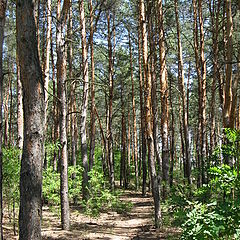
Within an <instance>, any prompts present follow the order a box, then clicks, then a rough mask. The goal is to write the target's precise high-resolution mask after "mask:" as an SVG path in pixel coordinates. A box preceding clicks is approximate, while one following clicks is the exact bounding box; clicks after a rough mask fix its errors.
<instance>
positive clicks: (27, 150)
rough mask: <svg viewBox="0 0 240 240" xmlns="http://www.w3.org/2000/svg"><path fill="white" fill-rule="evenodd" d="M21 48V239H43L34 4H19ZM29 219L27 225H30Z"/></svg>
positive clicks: (40, 91)
mask: <svg viewBox="0 0 240 240" xmlns="http://www.w3.org/2000/svg"><path fill="white" fill-rule="evenodd" d="M16 6H17V15H16V19H17V20H16V21H17V48H18V57H19V64H20V69H21V81H22V86H23V96H24V99H23V103H24V144H23V155H22V162H21V172H20V210H19V239H20V240H31V239H35V240H38V239H41V214H42V199H41V195H42V191H41V189H42V163H43V153H44V84H43V78H42V71H41V66H40V62H39V55H38V49H37V39H36V28H35V22H34V4H32V2H31V1H25V0H21V1H17V5H16ZM26 219H27V221H26Z"/></svg>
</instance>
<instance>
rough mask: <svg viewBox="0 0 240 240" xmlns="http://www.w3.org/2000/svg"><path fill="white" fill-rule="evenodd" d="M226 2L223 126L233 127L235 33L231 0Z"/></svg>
mask: <svg viewBox="0 0 240 240" xmlns="http://www.w3.org/2000/svg"><path fill="white" fill-rule="evenodd" d="M225 4H226V14H227V26H226V28H227V32H226V34H227V36H226V41H227V43H226V45H227V46H226V48H227V49H226V81H225V91H224V106H223V127H224V128H233V127H234V121H231V117H230V116H231V107H232V100H233V93H232V54H233V46H232V44H233V43H232V34H233V20H232V11H231V0H225Z"/></svg>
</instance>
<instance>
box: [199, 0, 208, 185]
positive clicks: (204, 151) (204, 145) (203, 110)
mask: <svg viewBox="0 0 240 240" xmlns="http://www.w3.org/2000/svg"><path fill="white" fill-rule="evenodd" d="M198 18H199V28H200V66H199V67H200V68H201V90H200V91H201V103H200V105H201V114H200V116H201V158H202V181H203V183H205V182H206V179H205V178H206V177H205V167H206V161H207V137H206V136H207V132H206V124H207V120H206V107H207V95H206V76H207V69H206V61H205V56H204V45H205V40H204V30H203V16H202V0H198Z"/></svg>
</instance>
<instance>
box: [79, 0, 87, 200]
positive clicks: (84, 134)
mask: <svg viewBox="0 0 240 240" xmlns="http://www.w3.org/2000/svg"><path fill="white" fill-rule="evenodd" d="M79 11H80V23H81V29H82V31H81V38H82V66H83V96H82V113H81V154H82V162H83V182H82V194H83V199H84V200H87V199H88V197H89V196H88V195H89V194H88V188H87V187H88V155H87V107H88V91H89V90H88V85H89V83H88V59H87V41H86V27H85V13H84V1H83V0H81V1H80V5H79Z"/></svg>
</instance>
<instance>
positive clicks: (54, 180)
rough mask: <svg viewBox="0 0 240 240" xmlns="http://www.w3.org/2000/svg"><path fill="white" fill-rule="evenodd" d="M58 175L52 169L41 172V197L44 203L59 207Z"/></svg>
mask: <svg viewBox="0 0 240 240" xmlns="http://www.w3.org/2000/svg"><path fill="white" fill-rule="evenodd" d="M59 191H60V174H59V173H57V172H55V171H54V170H53V168H52V167H49V168H47V169H46V170H44V171H43V185H42V195H43V200H44V202H45V203H48V204H49V205H60V194H59Z"/></svg>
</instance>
